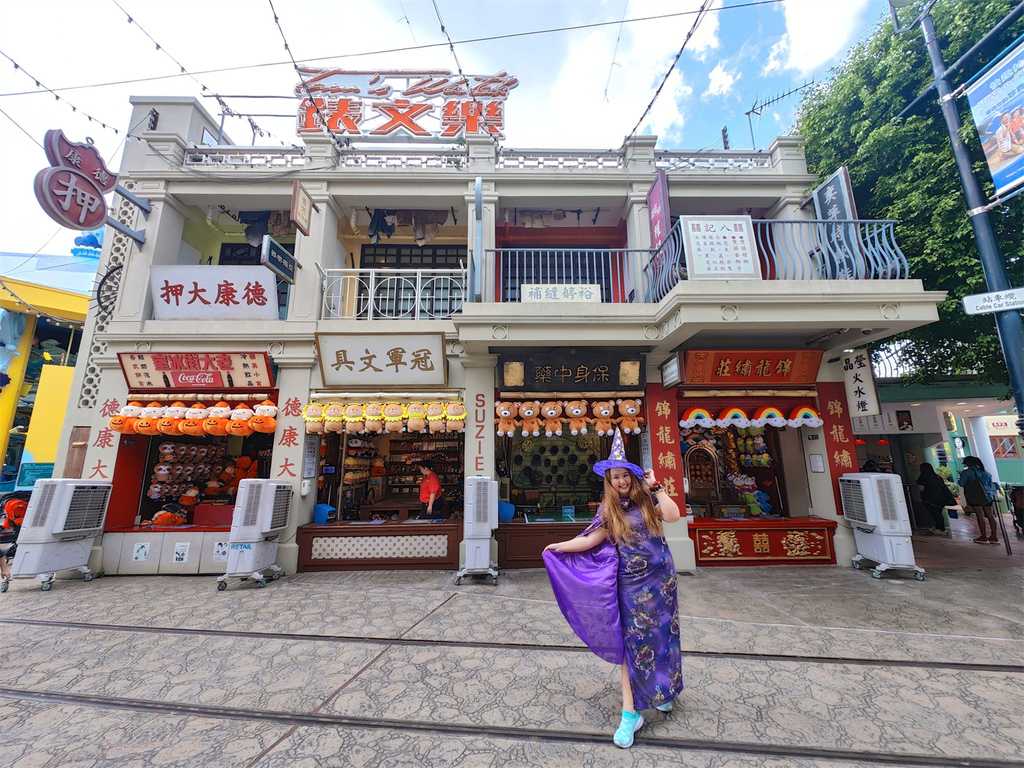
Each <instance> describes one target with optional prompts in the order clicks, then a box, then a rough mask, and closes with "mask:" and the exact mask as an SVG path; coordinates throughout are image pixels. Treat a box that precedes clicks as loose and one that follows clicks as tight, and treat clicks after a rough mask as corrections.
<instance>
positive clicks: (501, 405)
mask: <svg viewBox="0 0 1024 768" xmlns="http://www.w3.org/2000/svg"><path fill="white" fill-rule="evenodd" d="M494 412H495V413H496V414H497V415H498V418H496V419H495V420H494V423H495V424H497V425H498V437H504V436H506V435H508V436H509V437H511V436H512V435H513V434H515V431H516V427H518V426H519V420H518V419H517V418H516V416H518V415H519V408H518V406H517V405H516V404H515V403H511V402H508V401H507V400H499V401H498V402H497V403H495V404H494Z"/></svg>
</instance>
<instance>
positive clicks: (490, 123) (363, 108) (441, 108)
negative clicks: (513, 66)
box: [295, 67, 519, 141]
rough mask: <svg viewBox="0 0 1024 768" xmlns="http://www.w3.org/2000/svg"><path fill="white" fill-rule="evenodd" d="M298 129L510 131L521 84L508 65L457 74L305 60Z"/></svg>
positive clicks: (346, 132)
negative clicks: (327, 65)
mask: <svg viewBox="0 0 1024 768" xmlns="http://www.w3.org/2000/svg"><path fill="white" fill-rule="evenodd" d="M299 74H300V75H301V76H302V77H303V78H304V80H303V82H302V83H299V84H298V85H296V86H295V93H296V95H298V96H300V97H302V99H301V101H300V102H299V112H298V132H299V133H319V132H321V131H323V129H324V128H325V127H326V128H327V130H329V131H330V132H331V133H334V134H337V135H339V136H350V137H359V138H360V139H393V140H400V141H407V140H409V139H435V140H436V139H457V138H460V137H463V136H474V135H476V136H490V137H493V138H496V139H501V138H504V134H503V133H502V129H503V128H504V127H505V99H506V98H508V94H509V92H510V91H511V90H512V89H513V88H515V87H516V86H517V85H519V80H518V79H517V78H515V77H513V76H511V75H509V74H508V73H506V72H499V73H497V74H496V75H490V76H481V75H468V76H466V77H460V76H456V75H453V74H452V72H451V70H435V71H428V72H423V71H419V72H404V71H383V70H381V71H377V72H347V71H343V70H340V69H310V68H306V67H300V68H299Z"/></svg>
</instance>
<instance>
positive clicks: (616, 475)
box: [543, 429, 683, 749]
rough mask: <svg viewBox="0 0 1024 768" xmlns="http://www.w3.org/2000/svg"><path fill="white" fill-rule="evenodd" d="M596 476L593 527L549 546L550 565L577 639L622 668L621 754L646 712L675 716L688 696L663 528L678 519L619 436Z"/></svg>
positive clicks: (618, 740)
mask: <svg viewBox="0 0 1024 768" xmlns="http://www.w3.org/2000/svg"><path fill="white" fill-rule="evenodd" d="M594 472H596V473H597V474H598V475H599V476H601V477H603V478H604V495H603V497H602V501H601V505H600V506H599V507H598V510H597V514H596V516H595V517H594V522H593V523H592V524H591V525H590V526H589V527H588V528H587V529H586V530H585V531H584V532H583V533H581V534H580V535H579V536H577V537H576V538H575V539H570V540H568V541H560V542H558V543H556V544H549V545H548V546H547V547H545V549H544V553H543V557H544V566H545V567H546V568H547V570H548V577H549V578H550V579H551V587H552V590H553V591H554V593H555V598H556V599H557V601H558V606H559V608H561V610H562V613H563V614H564V615H565V617H566V620H568V622H569V625H570V626H571V627H572V629H573V631H574V632H576V634H577V635H579V637H580V638H581V639H582V640H583V641H584V642H585V643H587V645H588V646H590V648H591V650H593V651H594V652H595V653H597V655H598V656H600V657H601V658H602V659H604V660H605V661H610V662H612V663H613V664H621V670H622V719H621V721H620V722H619V727H618V728H617V729H616V731H615V735H614V736H613V738H612V740H613V741H614V743H615V744H616V746H619V747H622V748H624V749H625V748H628V747H630V746H632V745H633V734H634V733H636V732H637V731H638V730H640V727H641V726H642V725H643V724H644V717H643V715H642V714H640V711H641V710H643V709H658V710H660V711H661V712H670V711H671V710H672V701H673V699H675V698H676V697H677V696H678V695H679V693H680V692H681V691H682V690H683V670H682V655H681V651H680V641H679V614H678V607H679V600H678V597H677V595H676V569H675V565H674V564H673V562H672V553H671V552H669V549H668V542H666V541H665V536H664V532H663V528H662V523H672V522H675V521H676V520H678V519H679V505H677V504H676V503H675V501H673V500H672V497H671V496H669V495H668V494H667V493H666V492H665V489H664V488H663V487H662V485H661V484H660V483H658V481H657V480H655V479H654V471H653V470H650V469H648V470H643V469H641V468H640V467H638V466H637V465H636V464H633V463H631V462H629V461H626V454H625V450H624V448H623V443H622V434H621V433H620V432H619V430H617V429H616V430H615V437H614V438H613V440H612V452H611V456H610V457H609V458H608V459H606V460H604V461H599V462H597V463H596V464H594ZM576 553H578V554H576Z"/></svg>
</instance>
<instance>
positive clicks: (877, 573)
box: [871, 571, 882, 579]
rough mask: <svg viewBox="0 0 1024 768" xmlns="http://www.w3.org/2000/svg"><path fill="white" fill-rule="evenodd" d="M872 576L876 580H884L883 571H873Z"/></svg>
mask: <svg viewBox="0 0 1024 768" xmlns="http://www.w3.org/2000/svg"><path fill="white" fill-rule="evenodd" d="M871 575H872V576H873V577H874V578H876V579H880V578H882V572H881V571H872V572H871Z"/></svg>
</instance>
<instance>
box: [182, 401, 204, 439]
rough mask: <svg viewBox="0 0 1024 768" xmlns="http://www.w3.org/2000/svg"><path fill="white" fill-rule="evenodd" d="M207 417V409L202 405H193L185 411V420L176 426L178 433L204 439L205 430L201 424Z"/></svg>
mask: <svg viewBox="0 0 1024 768" xmlns="http://www.w3.org/2000/svg"><path fill="white" fill-rule="evenodd" d="M209 417H210V409H209V408H207V407H206V406H205V405H203V404H202V403H193V404H192V407H191V408H189V409H188V410H187V411H185V418H184V419H182V420H181V422H180V423H179V424H178V431H179V432H181V434H183V435H191V436H192V437H205V436H206V430H205V429H203V422H204V421H205V420H206V419H208V418H209Z"/></svg>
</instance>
